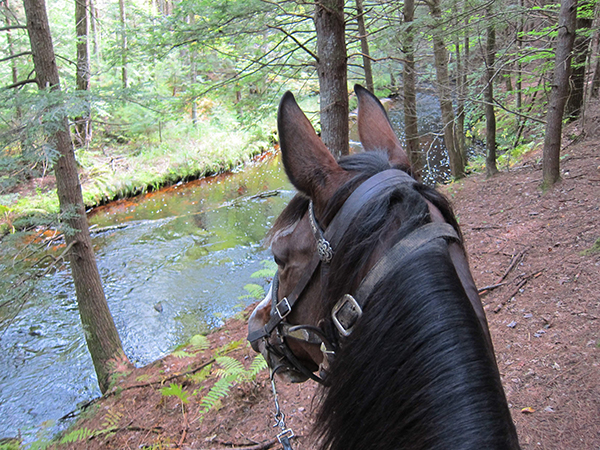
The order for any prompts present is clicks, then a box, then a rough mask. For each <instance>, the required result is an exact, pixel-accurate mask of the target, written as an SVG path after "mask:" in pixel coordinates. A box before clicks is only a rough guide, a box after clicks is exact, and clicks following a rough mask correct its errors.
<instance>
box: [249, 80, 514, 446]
mask: <svg viewBox="0 0 600 450" xmlns="http://www.w3.org/2000/svg"><path fill="white" fill-rule="evenodd" d="M355 93H356V96H357V97H358V129H359V135H360V140H361V143H362V145H363V148H364V150H365V151H364V152H362V153H357V154H354V155H350V156H345V157H342V158H340V159H339V160H337V161H336V159H335V158H334V157H333V156H332V154H331V153H330V152H329V150H328V149H327V148H326V146H325V145H324V144H323V142H322V141H321V140H320V138H319V137H318V135H317V134H316V132H315V130H314V129H313V127H312V125H311V124H310V122H309V120H308V119H307V118H306V116H305V115H304V113H303V112H302V110H301V109H300V107H299V106H298V104H297V103H296V101H295V99H294V96H293V95H292V94H291V93H290V92H287V93H285V95H284V96H283V98H282V99H281V102H280V105H279V109H278V114H277V126H278V132H279V139H280V148H281V157H282V162H283V166H284V168H285V172H286V174H287V176H288V178H289V179H290V181H291V183H292V184H293V185H294V187H295V188H296V189H297V190H298V194H297V195H296V196H295V197H294V198H293V199H292V200H291V201H290V202H289V204H288V206H287V207H286V208H285V209H284V211H283V212H282V213H281V214H280V216H279V217H278V218H277V219H276V221H275V223H274V225H273V228H272V230H271V231H270V232H269V235H268V237H267V242H268V243H269V244H270V246H271V250H272V253H273V257H274V260H275V262H276V263H277V266H278V270H277V274H276V275H275V277H274V279H273V283H272V285H271V287H270V289H269V292H268V294H267V296H266V297H265V299H264V300H263V301H261V302H260V303H259V304H258V305H257V306H256V308H255V309H254V311H253V312H252V314H251V316H250V318H249V321H248V333H249V335H248V340H249V341H250V342H251V345H252V347H253V349H254V350H255V351H257V352H260V353H262V354H263V356H264V357H265V359H266V360H267V362H268V365H269V367H270V369H271V373H272V374H274V373H276V374H277V375H278V376H279V378H283V379H285V380H287V381H290V382H303V381H306V380H307V379H309V378H310V379H314V380H316V381H317V382H319V383H321V384H322V385H323V389H322V391H321V397H320V399H319V401H318V403H317V411H316V413H315V414H316V425H315V433H316V442H318V445H319V446H320V448H321V449H323V450H326V449H327V450H342V449H344V450H353V449H357V450H358V449H360V450H365V449H378V450H388V449H411V450H412V449H415V450H416V449H428V450H433V449H445V450H447V449H452V450H454V449H478V450H482V449H486V450H490V449H518V448H519V443H518V438H517V433H516V430H515V426H514V423H513V421H512V418H511V415H510V411H509V407H508V403H507V400H506V396H505V393H504V390H503V387H502V383H501V380H500V373H499V370H498V367H497V364H496V359H495V354H494V348H493V344H492V340H491V337H490V333H489V329H488V325H487V321H486V318H485V313H484V310H483V306H482V304H481V301H480V299H479V296H478V292H477V289H476V286H475V282H474V281H473V277H472V275H471V272H470V269H469V265H468V261H467V256H466V252H465V248H464V246H463V237H462V234H461V231H460V228H459V225H458V223H457V220H456V218H455V216H454V213H453V211H452V208H451V205H450V203H449V201H448V200H447V199H446V198H445V197H444V196H443V195H442V194H440V193H439V192H438V191H436V190H435V189H433V188H431V187H428V186H425V185H423V184H421V183H420V182H419V181H418V178H419V177H418V175H417V174H414V173H413V172H412V169H411V167H410V164H409V160H408V157H407V155H406V153H405V151H404V150H403V148H402V146H401V144H400V141H399V139H398V138H397V136H396V135H395V133H394V131H393V129H392V126H391V124H390V121H389V119H388V116H387V113H386V111H385V109H384V108H383V106H382V105H381V103H380V102H379V100H378V99H377V97H375V96H374V95H373V94H372V93H371V92H369V91H368V90H366V89H365V88H363V87H361V86H359V85H356V86H355Z"/></svg>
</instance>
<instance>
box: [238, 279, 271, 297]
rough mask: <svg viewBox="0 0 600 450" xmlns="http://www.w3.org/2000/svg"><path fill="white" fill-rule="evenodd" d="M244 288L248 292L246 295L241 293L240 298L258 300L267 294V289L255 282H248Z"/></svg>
mask: <svg viewBox="0 0 600 450" xmlns="http://www.w3.org/2000/svg"><path fill="white" fill-rule="evenodd" d="M244 289H245V290H246V291H247V292H248V293H247V294H245V295H241V296H239V297H238V298H240V299H243V298H254V299H256V300H261V299H262V298H264V296H265V289H264V288H263V287H262V286H260V285H258V284H254V283H250V284H247V285H246V286H244Z"/></svg>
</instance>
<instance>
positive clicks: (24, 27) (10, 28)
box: [0, 25, 27, 31]
mask: <svg viewBox="0 0 600 450" xmlns="http://www.w3.org/2000/svg"><path fill="white" fill-rule="evenodd" d="M26 29H27V27H26V26H25V25H11V26H9V27H0V31H10V30H26Z"/></svg>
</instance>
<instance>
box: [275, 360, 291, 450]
mask: <svg viewBox="0 0 600 450" xmlns="http://www.w3.org/2000/svg"><path fill="white" fill-rule="evenodd" d="M271 388H272V389H273V399H274V400H275V425H273V428H276V427H279V428H281V432H280V433H279V434H278V435H277V440H278V441H279V443H280V444H281V445H283V449H284V450H293V449H292V445H291V444H290V439H292V438H293V437H294V432H293V431H292V429H291V428H287V427H286V426H285V414H283V412H282V411H281V408H280V407H279V400H278V397H277V389H276V388H275V372H273V373H271Z"/></svg>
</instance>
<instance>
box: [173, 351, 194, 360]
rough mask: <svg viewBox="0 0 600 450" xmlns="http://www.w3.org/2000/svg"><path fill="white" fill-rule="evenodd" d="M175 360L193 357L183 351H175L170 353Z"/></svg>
mask: <svg viewBox="0 0 600 450" xmlns="http://www.w3.org/2000/svg"><path fill="white" fill-rule="evenodd" d="M171 354H172V355H173V356H174V357H175V358H180V359H182V358H190V357H192V356H194V355H192V354H191V353H188V352H186V351H185V350H176V351H174V352H173V353H171Z"/></svg>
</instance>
